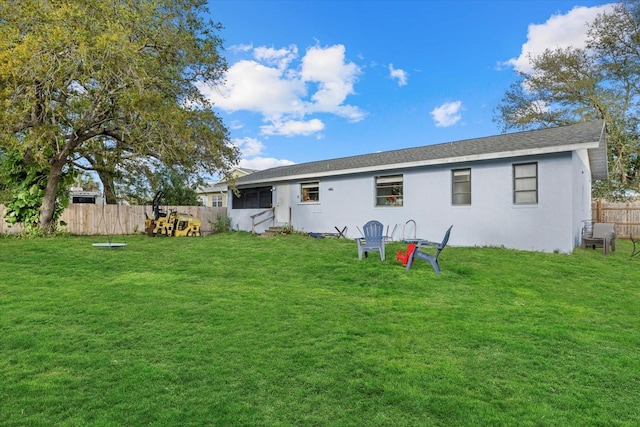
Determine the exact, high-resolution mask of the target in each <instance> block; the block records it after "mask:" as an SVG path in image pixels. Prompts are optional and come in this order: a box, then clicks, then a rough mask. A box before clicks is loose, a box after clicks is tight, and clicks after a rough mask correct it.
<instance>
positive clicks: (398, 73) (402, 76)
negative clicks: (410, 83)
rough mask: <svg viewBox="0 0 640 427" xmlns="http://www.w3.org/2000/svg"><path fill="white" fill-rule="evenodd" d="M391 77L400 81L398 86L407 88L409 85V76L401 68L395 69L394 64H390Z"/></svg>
mask: <svg viewBox="0 0 640 427" xmlns="http://www.w3.org/2000/svg"><path fill="white" fill-rule="evenodd" d="M389 77H391V78H392V79H396V80H398V86H405V85H406V84H407V79H408V78H409V74H408V73H407V72H406V71H404V70H401V69H399V68H393V64H389Z"/></svg>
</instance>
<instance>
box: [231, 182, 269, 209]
mask: <svg viewBox="0 0 640 427" xmlns="http://www.w3.org/2000/svg"><path fill="white" fill-rule="evenodd" d="M238 191H239V193H240V197H238V196H236V195H235V194H234V195H233V209H268V208H270V207H271V187H256V188H242V189H239V190H238Z"/></svg>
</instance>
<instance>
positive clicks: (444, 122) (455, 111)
mask: <svg viewBox="0 0 640 427" xmlns="http://www.w3.org/2000/svg"><path fill="white" fill-rule="evenodd" d="M461 111H462V101H453V102H446V103H444V104H442V105H441V106H439V107H436V108H434V109H433V110H432V111H431V113H430V114H431V117H433V121H434V122H435V123H436V126H437V127H448V126H453V125H455V124H456V123H458V122H459V121H460V120H461V119H462V116H461V115H460V112H461Z"/></svg>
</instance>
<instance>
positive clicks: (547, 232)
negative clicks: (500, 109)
mask: <svg viewBox="0 0 640 427" xmlns="http://www.w3.org/2000/svg"><path fill="white" fill-rule="evenodd" d="M528 162H537V165H538V203H536V204H531V205H516V204H514V202H513V164H514V163H528ZM464 168H470V169H471V204H470V205H468V206H453V205H452V201H451V197H452V196H451V192H452V183H451V180H452V178H451V173H452V172H451V171H452V170H453V169H464ZM586 168H587V166H586V164H585V162H584V158H583V156H580V155H574V154H572V153H570V152H564V153H556V154H547V155H540V156H529V157H520V158H510V159H501V160H487V161H482V162H469V163H458V164H449V165H439V166H428V167H422V168H413V169H405V170H397V171H392V172H385V173H384V175H389V174H402V175H403V194H404V198H403V206H393V207H387V206H382V207H378V206H375V192H376V190H375V178H376V176H377V175H380V174H375V173H364V174H354V175H341V176H337V177H324V178H320V179H318V180H317V181H318V182H319V201H318V202H304V201H301V200H300V196H301V192H300V182H295V181H293V182H287V183H280V184H275V185H274V188H275V193H276V194H279V193H282V192H287V194H286V197H282V194H280V195H279V196H277V198H278V202H279V203H278V204H276V210H277V211H278V210H282V209H286V210H287V212H286V217H287V218H290V223H291V225H292V226H293V227H294V228H296V229H297V230H301V231H305V232H320V233H332V232H336V230H335V228H334V227H338V228H339V229H340V230H342V229H343V228H344V227H345V226H346V227H347V237H349V238H356V237H360V236H361V234H360V231H359V229H360V230H361V229H362V225H363V224H365V223H366V222H367V221H369V220H372V219H375V220H378V221H380V222H382V223H383V224H384V225H385V229H387V230H388V233H389V234H390V235H391V234H393V235H392V236H391V237H392V238H393V239H394V240H400V239H402V238H403V237H407V238H408V237H413V232H412V230H413V229H412V224H409V226H410V227H408V228H407V229H406V231H408V230H411V233H407V234H406V235H404V236H403V228H404V227H405V225H406V224H407V221H410V220H413V221H415V223H416V225H417V227H416V233H415V234H416V236H417V237H418V238H423V239H429V240H440V239H441V238H442V236H443V234H444V232H445V230H446V229H447V228H448V227H449V226H450V225H452V224H453V225H454V230H453V231H452V234H451V238H450V241H449V242H450V244H451V245H455V246H503V247H506V248H511V249H522V250H533V251H547V252H553V251H558V252H564V253H567V252H571V251H572V250H573V248H574V247H575V246H576V245H577V240H576V239H577V235H578V233H579V228H580V224H581V221H582V219H583V218H585V217H587V216H588V214H587V212H588V209H590V205H588V204H587V203H585V200H586V201H588V200H589V198H588V194H589V193H590V182H589V179H588V178H587V177H588V176H589V173H588V170H586ZM309 181H313V180H305V182H309ZM578 190H579V191H578ZM282 201H288V204H289V205H288V206H284V205H281V204H282ZM274 203H275V201H274ZM260 211H261V210H253V209H241V210H231V211H230V212H231V217H232V223H233V225H234V228H239V229H243V230H251V220H250V215H253V214H255V213H257V212H260ZM289 213H290V217H289ZM276 215H277V216H278V217H279V218H283V217H284V216H283V215H282V213H281V214H280V215H278V213H277V212H276ZM269 225H271V223H267V224H264V225H263V226H261V227H259V228H258V229H257V231H258V232H261V231H262V229H264V228H266V227H268V226H269Z"/></svg>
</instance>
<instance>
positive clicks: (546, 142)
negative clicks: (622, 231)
mask: <svg viewBox="0 0 640 427" xmlns="http://www.w3.org/2000/svg"><path fill="white" fill-rule="evenodd" d="M603 130H604V122H603V121H602V120H598V121H592V122H585V123H578V124H574V125H569V126H561V127H556V128H545V129H539V130H531V131H525V132H516V133H510V134H501V135H496V136H489V137H483V138H474V139H466V140H462V141H456V142H447V143H441V144H434V145H425V146H421V147H414V148H404V149H400V150H392V151H385V152H379V153H372V154H363V155H359V156H350V157H342V158H337V159H329V160H321V161H316V162H309V163H299V164H295V165H290V166H280V167H276V168H271V169H265V170H263V171H258V172H255V173H252V174H250V175H247V176H243V177H241V178H238V179H236V184H237V185H244V184H254V183H267V182H272V181H284V180H289V179H297V178H310V177H314V176H316V177H321V176H329V175H340V174H345V173H357V172H363V171H369V170H388V169H393V168H400V167H402V168H404V167H416V166H424V165H435V164H443V163H455V162H463V161H472V160H480V159H491V158H505V157H514V156H520V155H531V154H543V153H551V152H563V151H572V150H575V149H578V148H587V149H588V150H589V157H590V163H591V168H592V175H593V177H594V178H604V177H606V175H607V166H606V165H607V162H606V158H607V157H606V156H607V150H606V143H605V140H604V133H603Z"/></svg>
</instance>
